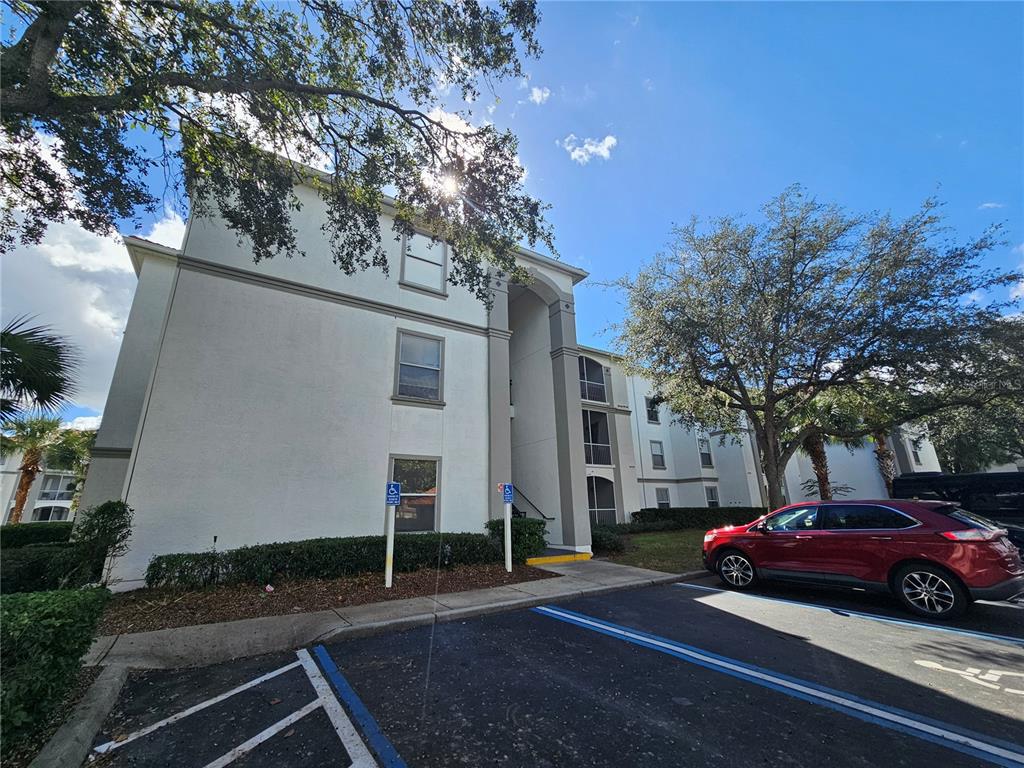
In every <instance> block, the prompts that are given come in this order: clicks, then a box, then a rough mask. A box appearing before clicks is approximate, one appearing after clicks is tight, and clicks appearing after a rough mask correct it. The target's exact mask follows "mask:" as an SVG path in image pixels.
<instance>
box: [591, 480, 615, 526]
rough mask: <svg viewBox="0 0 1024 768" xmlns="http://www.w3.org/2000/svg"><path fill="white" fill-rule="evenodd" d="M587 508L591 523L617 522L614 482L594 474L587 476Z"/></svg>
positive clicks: (612, 523) (607, 523) (609, 523)
mask: <svg viewBox="0 0 1024 768" xmlns="http://www.w3.org/2000/svg"><path fill="white" fill-rule="evenodd" d="M587 509H588V510H589V511H590V524H591V525H614V524H615V523H616V522H618V521H617V520H616V517H615V483H613V482H612V481H611V480H609V479H607V478H604V477H598V476H596V475H591V476H590V477H588V478H587Z"/></svg>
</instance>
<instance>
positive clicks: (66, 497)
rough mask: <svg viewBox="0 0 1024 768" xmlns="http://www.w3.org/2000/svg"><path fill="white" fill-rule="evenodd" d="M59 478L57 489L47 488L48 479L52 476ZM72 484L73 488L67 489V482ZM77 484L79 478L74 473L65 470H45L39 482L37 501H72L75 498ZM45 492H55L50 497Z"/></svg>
mask: <svg viewBox="0 0 1024 768" xmlns="http://www.w3.org/2000/svg"><path fill="white" fill-rule="evenodd" d="M54 477H55V478H57V488H56V490H47V489H46V487H45V486H46V481H47V480H49V479H50V478H54ZM69 483H70V484H71V486H72V487H71V490H67V489H65V487H64V486H65V485H66V484H69ZM76 485H77V478H76V477H75V475H73V474H68V473H64V472H44V473H43V479H42V480H41V481H40V484H39V496H38V498H37V499H36V501H71V500H72V499H73V498H75V486H76ZM44 494H53V496H52V497H48V496H46V495H44Z"/></svg>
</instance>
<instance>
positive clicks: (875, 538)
mask: <svg viewBox="0 0 1024 768" xmlns="http://www.w3.org/2000/svg"><path fill="white" fill-rule="evenodd" d="M871 538H872V539H874V540H875V541H892V536H872V537H871Z"/></svg>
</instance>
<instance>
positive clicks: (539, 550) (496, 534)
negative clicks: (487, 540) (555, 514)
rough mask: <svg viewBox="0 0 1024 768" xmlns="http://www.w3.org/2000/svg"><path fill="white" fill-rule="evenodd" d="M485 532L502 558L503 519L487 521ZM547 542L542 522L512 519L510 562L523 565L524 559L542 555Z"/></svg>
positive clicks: (522, 518) (503, 541)
mask: <svg viewBox="0 0 1024 768" xmlns="http://www.w3.org/2000/svg"><path fill="white" fill-rule="evenodd" d="M487 532H488V533H489V534H490V535H491V538H493V539H495V540H496V541H497V543H498V547H499V548H501V551H502V557H504V552H505V549H504V548H505V521H504V519H498V520H488V521H487ZM545 548H547V540H546V539H545V538H544V521H543V520H536V519H533V518H527V517H513V518H512V560H513V561H514V562H517V563H525V562H526V558H528V557H536V556H537V555H542V554H544V550H545Z"/></svg>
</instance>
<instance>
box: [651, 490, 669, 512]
mask: <svg viewBox="0 0 1024 768" xmlns="http://www.w3.org/2000/svg"><path fill="white" fill-rule="evenodd" d="M662 491H664V493H665V498H664V499H662V498H661V493H662ZM654 502H655V504H656V505H657V507H658V509H671V508H672V494H671V492H670V491H669V489H668V488H655V489H654Z"/></svg>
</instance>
